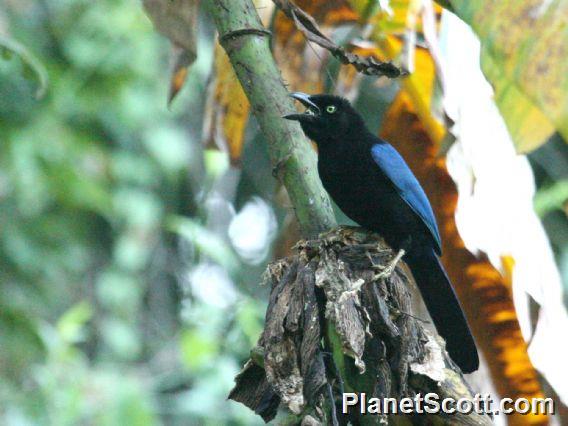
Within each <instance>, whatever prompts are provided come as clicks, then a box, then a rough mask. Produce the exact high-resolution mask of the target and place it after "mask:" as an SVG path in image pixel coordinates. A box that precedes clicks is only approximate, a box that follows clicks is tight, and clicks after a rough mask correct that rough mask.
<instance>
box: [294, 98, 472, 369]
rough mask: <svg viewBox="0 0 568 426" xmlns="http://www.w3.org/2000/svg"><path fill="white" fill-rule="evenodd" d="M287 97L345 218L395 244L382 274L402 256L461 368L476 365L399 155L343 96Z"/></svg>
mask: <svg viewBox="0 0 568 426" xmlns="http://www.w3.org/2000/svg"><path fill="white" fill-rule="evenodd" d="M291 96H292V97H293V98H294V99H297V100H298V101H300V102H301V103H302V104H303V105H304V106H305V107H306V111H305V112H304V113H302V114H289V115H286V116H284V118H286V119H288V120H296V121H298V122H299V123H300V125H301V126H302V129H303V131H304V133H305V134H306V136H307V137H308V138H310V139H311V140H313V141H314V142H315V143H316V144H317V146H318V152H319V155H318V172H319V175H320V178H321V181H322V183H323V186H324V187H325V189H326V190H327V192H329V194H330V195H331V197H332V198H333V200H334V201H335V203H336V204H337V205H338V207H339V208H340V209H341V210H342V211H343V212H344V213H345V214H346V215H347V216H348V217H349V218H351V219H352V220H353V221H355V222H356V223H358V224H359V225H361V226H363V227H364V228H366V229H368V230H371V231H374V232H377V233H378V234H379V235H381V236H382V237H383V238H384V239H385V240H386V242H387V243H388V244H389V245H390V246H391V247H392V248H393V249H394V250H397V251H398V254H397V256H396V257H395V258H394V259H393V261H392V262H391V263H390V265H389V266H388V267H387V271H386V272H387V273H390V272H392V270H393V269H394V267H395V266H396V263H397V262H398V261H399V260H400V259H401V258H402V257H403V256H404V260H405V262H406V263H407V265H408V266H409V267H410V269H411V271H412V274H413V276H414V279H415V281H416V283H417V285H418V288H419V289H420V292H421V294H422V298H423V299H424V302H425V303H426V307H427V308H428V311H429V312H430V316H431V317H432V320H433V321H434V324H435V325H436V329H437V330H438V333H439V334H440V335H441V336H442V337H443V338H444V339H445V340H446V350H447V351H448V353H449V354H450V356H451V358H452V359H453V361H454V362H455V363H456V364H457V365H458V366H459V367H460V368H461V370H462V371H463V372H465V373H471V372H473V371H475V370H477V368H478V366H479V358H478V354H477V349H476V346H475V341H474V339H473V336H472V335H471V332H470V329H469V326H468V324H467V321H466V319H465V317H464V314H463V311H462V308H461V306H460V303H459V301H458V299H457V297H456V295H455V293H454V289H453V287H452V284H451V283H450V280H449V279H448V276H447V274H446V272H445V270H444V268H443V266H442V264H441V263H440V259H439V256H440V255H441V241H440V233H439V231H438V226H437V224H436V219H435V217H434V213H433V211H432V207H431V206H430V202H429V201H428V198H427V197H426V194H425V193H424V190H423V189H422V187H421V186H420V183H418V180H417V179H416V177H415V176H414V174H413V173H412V171H411V170H410V168H409V167H408V165H407V164H406V162H405V161H404V159H403V158H402V157H401V156H400V154H399V153H398V152H397V151H396V150H395V149H394V148H393V147H392V146H391V145H390V144H389V143H387V142H385V141H384V140H382V139H380V138H378V137H377V136H375V135H374V134H372V133H371V132H370V131H369V130H368V129H367V127H366V126H365V123H364V122H363V118H362V117H361V116H360V115H359V114H358V113H357V111H355V109H354V108H353V107H352V106H351V105H350V103H349V102H348V101H347V100H345V99H343V98H340V97H337V96H332V95H311V96H309V95H307V94H305V93H299V92H296V93H293V94H291Z"/></svg>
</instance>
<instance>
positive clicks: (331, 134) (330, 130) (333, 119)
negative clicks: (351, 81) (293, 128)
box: [284, 92, 365, 145]
mask: <svg viewBox="0 0 568 426" xmlns="http://www.w3.org/2000/svg"><path fill="white" fill-rule="evenodd" d="M290 96H291V97H293V98H294V99H297V100H298V101H300V102H301V103H302V104H303V105H304V106H305V107H306V111H304V113H302V114H288V115H285V116H284V118H286V119H288V120H296V121H299V122H300V125H301V126H302V130H304V133H305V134H306V136H307V137H309V138H310V139H312V140H313V141H314V142H316V143H317V144H318V145H320V144H325V143H329V142H333V141H338V140H345V137H347V136H349V135H350V134H352V132H353V131H354V129H361V128H364V126H365V125H364V123H363V119H362V118H361V116H360V115H359V114H358V113H357V111H355V109H354V108H353V107H352V106H351V104H350V103H349V101H347V99H344V98H341V97H339V96H333V95H311V96H310V95H307V94H305V93H301V92H295V93H292V94H291V95H290Z"/></svg>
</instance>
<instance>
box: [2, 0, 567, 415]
mask: <svg viewBox="0 0 568 426" xmlns="http://www.w3.org/2000/svg"><path fill="white" fill-rule="evenodd" d="M296 3H298V4H299V5H300V6H307V7H306V9H307V10H308V11H309V12H310V13H312V14H314V16H315V17H316V18H317V19H318V21H319V22H320V23H321V25H322V28H324V29H328V28H331V27H335V26H342V28H339V30H338V31H336V32H334V33H333V36H334V38H335V41H336V42H338V43H340V42H344V41H345V40H346V38H348V37H347V36H349V37H350V38H357V37H356V36H359V35H360V33H361V28H362V27H363V25H360V24H364V23H365V22H366V21H367V20H371V21H370V22H371V23H373V24H375V25H374V26H373V28H375V29H376V31H375V30H374V31H373V32H372V34H371V36H370V38H371V39H372V40H373V42H374V43H375V44H373V45H372V47H371V48H370V47H369V46H368V45H364V44H359V45H357V44H355V45H352V46H350V48H352V49H354V50H355V51H356V52H357V53H362V52H366V54H367V55H376V56H377V57H378V58H379V59H393V58H396V57H397V56H398V55H399V53H400V51H401V50H402V49H403V45H402V43H401V41H400V36H401V34H404V33H405V32H406V31H407V30H408V29H409V28H416V29H418V30H420V28H421V27H420V25H421V22H420V19H418V18H416V17H412V16H413V15H412V14H408V10H412V8H410V9H409V7H410V6H411V5H413V4H414V2H412V1H396V2H395V1H392V2H390V3H391V6H392V10H393V14H390V13H387V12H386V11H384V10H382V9H380V8H376V7H375V8H374V9H373V8H366V7H364V6H365V5H366V4H367V2H362V1H361V2H359V1H352V2H350V4H352V5H353V8H351V7H349V6H348V4H347V2H345V1H336V0H334V1H330V2H302V1H297V2H296ZM303 3H305V5H304V4H303ZM308 3H309V4H308ZM381 3H383V2H381ZM384 3H388V2H384ZM324 6H326V7H324ZM310 7H311V9H310ZM405 8H406V9H405ZM405 10H406V12H405ZM259 11H261V9H259ZM357 11H358V12H357ZM268 18H270V16H268ZM414 18H416V19H414ZM198 21H199V24H200V25H199V34H198V39H197V45H198V46H197V47H198V49H197V50H198V56H197V59H196V61H195V62H194V63H193V65H192V66H191V68H190V72H189V73H188V75H187V78H185V76H184V78H183V79H184V80H185V85H184V87H183V89H182V90H181V91H180V92H179V95H178V96H177V98H176V100H175V101H174V102H173V105H172V106H171V110H168V106H167V96H168V91H169V90H170V87H169V83H170V82H169V80H170V78H171V67H170V66H169V64H168V60H169V56H170V47H169V43H168V41H167V40H166V39H164V38H163V37H161V36H159V35H158V34H157V32H156V31H155V30H154V29H153V27H152V25H151V23H150V21H149V20H148V18H147V17H146V15H145V14H144V12H143V9H142V7H141V4H140V2H138V1H135V0H101V1H98V2H89V1H87V0H74V1H70V0H41V1H40V0H38V1H33V0H25V1H18V0H5V1H4V2H3V3H2V6H0V50H1V53H2V56H0V140H1V144H0V200H1V202H0V214H1V215H2V219H1V223H2V225H1V226H0V423H2V424H9V425H12V424H18V425H20V424H22V425H27V424H42V425H43V424H53V425H74V424H93V425H121V424H133V425H138V424H140V425H151V424H168V425H170V424H172V425H177V424H180V425H181V424H183V425H187V424H190V425H193V424H200V425H201V424H206V425H218V424H235V425H237V424H243V425H249V424H251V425H252V424H257V423H259V419H258V418H256V416H254V415H253V414H252V413H250V412H249V411H248V410H247V409H245V408H244V407H242V406H240V405H238V404H234V403H229V402H227V401H226V396H227V393H228V390H229V389H230V388H231V386H232V383H233V377H234V375H235V374H236V372H237V371H238V370H239V368H240V366H241V365H242V362H243V361H244V360H245V359H246V358H247V357H248V351H249V350H250V348H251V347H252V346H253V345H254V343H255V342H256V340H257V338H258V336H259V333H260V331H261V328H262V322H263V316H264V310H265V306H266V305H265V304H266V294H267V290H266V289H263V288H259V287H258V282H259V281H260V278H261V273H262V270H263V265H264V264H265V262H266V260H267V258H268V257H269V256H270V254H271V251H272V245H271V243H272V241H273V239H274V237H275V230H276V228H278V229H282V226H283V223H284V218H285V216H286V213H287V212H289V211H290V209H289V206H288V205H287V202H286V200H284V201H283V202H282V200H280V198H282V197H277V196H275V192H276V191H275V190H276V189H277V185H276V183H275V181H274V179H273V178H272V170H271V168H270V164H269V161H268V156H267V153H266V148H265V146H264V143H263V141H262V136H261V135H259V134H258V128H257V126H256V123H255V122H254V120H248V119H249V108H248V105H247V103H246V100H245V98H244V97H243V94H242V92H241V91H240V90H239V89H238V86H236V85H235V80H234V76H233V75H232V73H231V72H230V69H229V68H228V63H227V61H226V57H224V56H223V54H222V52H220V50H219V49H217V52H216V53H214V52H215V48H214V34H213V31H212V28H211V25H210V24H209V23H208V21H207V19H206V18H205V17H204V16H199V19H198ZM272 22H273V25H274V27H275V29H276V30H277V33H276V34H275V38H274V39H275V47H276V50H275V56H276V57H277V58H278V59H280V65H281V66H282V68H283V72H284V75H285V76H286V78H287V79H288V81H289V82H290V83H291V85H292V86H294V87H295V88H297V89H300V90H305V91H310V92H313V91H322V90H324V87H325V84H324V83H329V81H324V80H325V79H326V78H327V79H331V78H332V77H333V76H331V75H330V70H331V71H332V72H334V71H337V79H338V82H337V85H338V87H344V88H348V89H349V88H351V89H354V90H353V92H352V93H354V96H353V97H354V99H355V98H356V105H357V107H358V108H359V109H360V110H362V111H363V112H364V113H365V118H366V119H367V121H368V122H369V123H370V124H371V126H374V127H373V130H374V131H375V130H376V129H377V128H378V126H379V124H380V122H381V120H382V119H383V114H384V112H385V111H386V110H387V108H388V106H389V104H390V102H391V101H392V99H393V97H394V95H395V93H396V92H397V90H398V84H397V83H393V82H382V81H381V82H379V84H378V83H377V81H376V80H375V79H374V78H369V77H363V78H361V77H358V76H357V75H353V74H349V73H345V70H343V69H341V67H338V66H337V64H334V62H333V60H330V61H329V60H327V59H326V58H322V57H320V56H319V55H318V54H317V53H316V54H313V52H312V48H311V47H309V46H307V45H306V43H305V40H304V39H303V38H302V37H301V36H300V35H299V34H298V32H297V31H296V30H295V29H294V28H293V26H292V24H291V23H290V22H289V21H287V20H286V19H285V18H283V17H282V16H280V15H276V17H275V18H274V20H273V21H272ZM345 26H349V28H347V30H346V29H345V28H343V27H345ZM384 35H386V37H383V36H384ZM306 52H307V53H306ZM300 54H301V55H300ZM334 67H335V68H334ZM328 68H329V69H328ZM175 70H176V68H175V64H174V71H175ZM215 70H216V71H215ZM416 70H417V72H416V74H413V75H412V76H411V77H409V78H407V79H406V80H404V81H403V82H402V83H401V85H402V88H403V89H404V90H405V92H406V95H405V96H409V97H410V99H411V101H412V104H413V105H414V108H415V109H416V111H415V112H416V115H417V116H418V118H419V119H420V121H421V123H422V126H424V129H425V132H426V133H427V134H428V136H429V137H430V139H431V140H433V141H434V142H436V143H439V142H440V140H441V138H442V137H443V135H444V133H445V129H444V128H443V125H442V124H441V121H440V120H439V119H437V118H436V117H435V116H436V114H435V111H434V112H433V110H434V109H435V108H434V106H433V104H434V103H435V101H434V100H433V99H432V90H433V89H432V87H433V86H434V85H435V82H434V66H433V64H432V62H431V59H430V58H429V56H427V55H426V50H425V49H418V50H417V51H416ZM175 76H176V74H175V73H174V77H175ZM178 89H179V84H177V85H176V93H177V90H178ZM38 91H39V94H41V92H45V94H44V96H43V97H41V98H39V99H38V98H37V95H38ZM235 91H237V94H236V95H235ZM357 92H359V93H360V95H359V96H356V95H357ZM206 98H208V99H207V101H206ZM204 111H207V112H206V113H204ZM371 112H372V113H371ZM202 141H203V142H204V143H202ZM204 145H205V148H204ZM560 145H561V146H564V145H563V143H561V144H560ZM550 146H551V145H545V146H543V147H542V148H541V149H540V150H537V151H535V152H534V153H533V155H532V156H531V159H532V160H533V166H534V167H535V170H536V171H537V178H538V184H539V186H540V187H541V188H542V190H541V191H540V192H539V195H538V197H537V200H536V203H537V208H538V209H539V212H541V214H542V215H543V217H544V223H545V226H546V227H547V230H548V231H549V234H550V235H551V238H552V241H553V245H554V248H555V250H556V254H557V255H558V258H559V259H561V260H562V259H563V262H564V265H568V235H567V234H566V231H565V230H566V229H568V228H567V227H566V214H565V211H564V210H563V209H565V205H566V204H565V200H566V197H565V195H566V191H565V186H566V178H567V176H565V174H562V173H557V174H554V173H553V171H554V170H558V167H560V170H561V169H562V166H561V165H560V166H558V162H559V161H561V159H562V158H564V159H565V158H568V157H567V156H566V155H565V152H564V151H562V153H561V154H559V151H550V150H549V147H550ZM214 147H220V148H221V152H219V151H217V150H216V149H217V148H215V149H212V148H214ZM557 149H558V150H562V148H557ZM553 163H554V164H557V166H556V168H551V167H549V165H550V164H553ZM564 170H568V168H566V169H564ZM284 198H285V197H284ZM551 218H554V220H552V219H551ZM342 222H344V220H343V221H342ZM243 230H244V231H246V232H243ZM559 230H563V232H560V231H559ZM249 236H255V240H254V241H249V239H247V237H249ZM279 241H286V238H284V239H282V240H279ZM292 242H293V241H288V242H287V244H288V245H289V244H290V243H292ZM276 248H277V249H278V250H279V252H285V249H286V247H284V248H283V247H276ZM567 273H568V267H566V266H565V267H564V274H565V276H566V274H567ZM565 281H566V280H565Z"/></svg>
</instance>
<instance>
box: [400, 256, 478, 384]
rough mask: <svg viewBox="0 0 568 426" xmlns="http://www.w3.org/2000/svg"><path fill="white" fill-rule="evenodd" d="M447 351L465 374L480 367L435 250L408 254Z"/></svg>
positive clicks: (455, 299) (465, 321)
mask: <svg viewBox="0 0 568 426" xmlns="http://www.w3.org/2000/svg"><path fill="white" fill-rule="evenodd" d="M405 261H406V263H407V264H408V266H410V269H411V270H412V274H413V275H414V279H415V281H416V284H417V285H418V288H419V289H420V292H421V293H422V298H423V299H424V302H425V304H426V307H427V308H428V312H429V313H430V316H431V317H432V320H433V321H434V324H435V325H436V329H437V330H438V333H439V334H440V336H442V337H443V338H444V339H445V341H446V350H447V351H448V353H449V354H450V357H451V358H452V360H453V361H454V362H455V363H456V364H457V365H458V366H459V367H460V368H461V370H462V371H463V372H464V373H471V372H473V371H475V370H477V369H478V367H479V356H478V354H477V348H476V346H475V340H474V339H473V336H472V334H471V331H470V329H469V326H468V324H467V320H466V319H465V316H464V314H463V311H462V308H461V305H460V303H459V301H458V299H457V297H456V294H455V293H454V289H453V287H452V284H451V283H450V280H449V278H448V276H447V275H446V271H445V270H444V267H443V266H442V264H441V262H440V259H438V256H436V254H435V253H434V251H433V250H432V251H430V252H426V253H425V252H421V253H409V254H408V255H407V256H406V258H405Z"/></svg>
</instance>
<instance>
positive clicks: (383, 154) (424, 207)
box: [371, 143, 442, 255]
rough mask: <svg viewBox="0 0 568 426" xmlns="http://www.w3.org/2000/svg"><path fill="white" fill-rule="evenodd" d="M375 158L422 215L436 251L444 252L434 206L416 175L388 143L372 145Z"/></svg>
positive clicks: (397, 188) (398, 189) (420, 215)
mask: <svg viewBox="0 0 568 426" xmlns="http://www.w3.org/2000/svg"><path fill="white" fill-rule="evenodd" d="M371 155H372V156H373V160H374V161H375V163H377V165H378V166H379V167H380V168H381V170H382V172H383V173H384V174H385V175H386V176H387V177H388V178H389V180H390V181H391V182H392V183H393V185H394V187H395V189H396V191H397V192H398V194H399V195H400V196H401V198H402V199H403V200H404V201H405V202H406V204H408V205H409V206H410V208H411V209H412V210H413V211H414V212H415V213H416V214H417V215H418V216H419V217H420V219H421V220H422V222H424V224H425V225H426V227H427V228H428V230H429V231H430V234H431V236H432V240H433V242H434V244H435V246H434V247H433V248H434V250H435V252H436V253H437V254H438V255H440V254H441V252H442V248H441V239H440V232H439V231H438V225H437V223H436V218H435V217H434V212H433V211H432V206H431V205H430V202H429V201H428V197H426V194H425V193H424V190H423V189H422V186H421V185H420V183H419V182H418V180H417V179H416V177H415V176H414V173H412V171H411V170H410V168H409V167H408V165H407V164H406V162H405V161H404V159H403V158H402V157H401V155H400V154H399V153H398V152H397V151H396V149H394V148H393V147H392V146H391V145H390V144H388V143H378V144H375V145H373V146H372V148H371Z"/></svg>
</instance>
